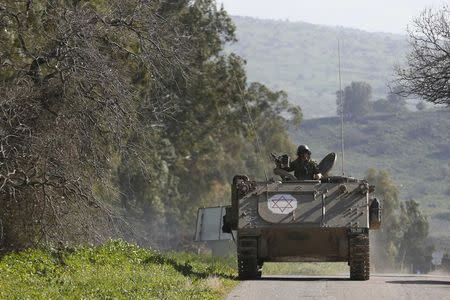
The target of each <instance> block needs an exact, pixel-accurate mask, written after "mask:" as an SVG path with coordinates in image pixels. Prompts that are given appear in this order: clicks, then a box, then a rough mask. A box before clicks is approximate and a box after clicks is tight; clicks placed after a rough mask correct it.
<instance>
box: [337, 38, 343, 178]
mask: <svg viewBox="0 0 450 300" xmlns="http://www.w3.org/2000/svg"><path fill="white" fill-rule="evenodd" d="M337 46H338V69H339V93H338V95H339V105H340V106H341V107H340V108H341V109H340V113H341V156H342V157H341V172H342V176H344V175H345V173H344V101H343V100H342V94H343V91H342V80H341V47H340V43H339V38H338V40H337Z"/></svg>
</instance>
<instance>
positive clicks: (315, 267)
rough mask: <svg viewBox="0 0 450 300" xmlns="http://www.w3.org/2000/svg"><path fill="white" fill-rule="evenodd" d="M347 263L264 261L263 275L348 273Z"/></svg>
mask: <svg viewBox="0 0 450 300" xmlns="http://www.w3.org/2000/svg"><path fill="white" fill-rule="evenodd" d="M348 272H349V269H348V265H347V263H345V262H343V263H327V262H321V263H265V264H264V267H263V274H264V275H306V276H333V275H342V274H344V273H348Z"/></svg>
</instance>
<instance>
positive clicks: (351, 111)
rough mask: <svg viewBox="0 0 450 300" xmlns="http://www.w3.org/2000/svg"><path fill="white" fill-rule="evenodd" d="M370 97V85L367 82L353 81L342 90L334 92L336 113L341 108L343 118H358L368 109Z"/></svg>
mask: <svg viewBox="0 0 450 300" xmlns="http://www.w3.org/2000/svg"><path fill="white" fill-rule="evenodd" d="M371 97H372V87H371V86H370V85H369V84H368V83H366V82H355V81H353V82H352V83H351V84H350V85H348V86H346V87H345V88H344V90H343V91H337V92H336V104H337V114H338V115H340V114H341V112H342V109H343V111H344V119H345V120H348V121H355V120H358V119H360V118H362V117H364V116H365V115H366V114H367V113H368V112H369V111H370V98H371ZM341 101H342V103H341Z"/></svg>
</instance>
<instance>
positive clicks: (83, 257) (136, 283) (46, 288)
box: [0, 241, 238, 299]
mask: <svg viewBox="0 0 450 300" xmlns="http://www.w3.org/2000/svg"><path fill="white" fill-rule="evenodd" d="M0 274H1V276H0V298H1V299H221V298H223V297H224V295H225V294H226V293H227V292H228V291H229V290H231V289H232V288H233V287H234V286H235V285H236V284H237V283H238V282H237V281H236V280H235V276H236V273H235V270H234V268H233V266H231V265H230V264H229V263H227V262H225V261H220V260H218V259H213V258H211V257H208V256H198V255H194V254H187V253H168V254H162V253H159V252H157V251H154V250H149V249H143V248H140V247H138V246H135V245H131V244H128V243H126V242H123V241H111V242H108V243H106V244H105V245H102V246H98V247H81V248H77V249H73V250H44V249H29V250H25V251H23V252H19V253H12V254H8V255H6V256H4V257H3V258H1V260H0Z"/></svg>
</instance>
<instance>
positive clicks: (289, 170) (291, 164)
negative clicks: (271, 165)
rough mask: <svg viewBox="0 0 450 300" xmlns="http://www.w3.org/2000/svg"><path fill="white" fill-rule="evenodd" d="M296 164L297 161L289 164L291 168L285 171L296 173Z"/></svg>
mask: <svg viewBox="0 0 450 300" xmlns="http://www.w3.org/2000/svg"><path fill="white" fill-rule="evenodd" d="M295 164H296V161H295V160H294V161H292V162H291V163H290V164H289V167H288V168H284V170H285V171H288V172H292V171H294V170H295Z"/></svg>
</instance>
